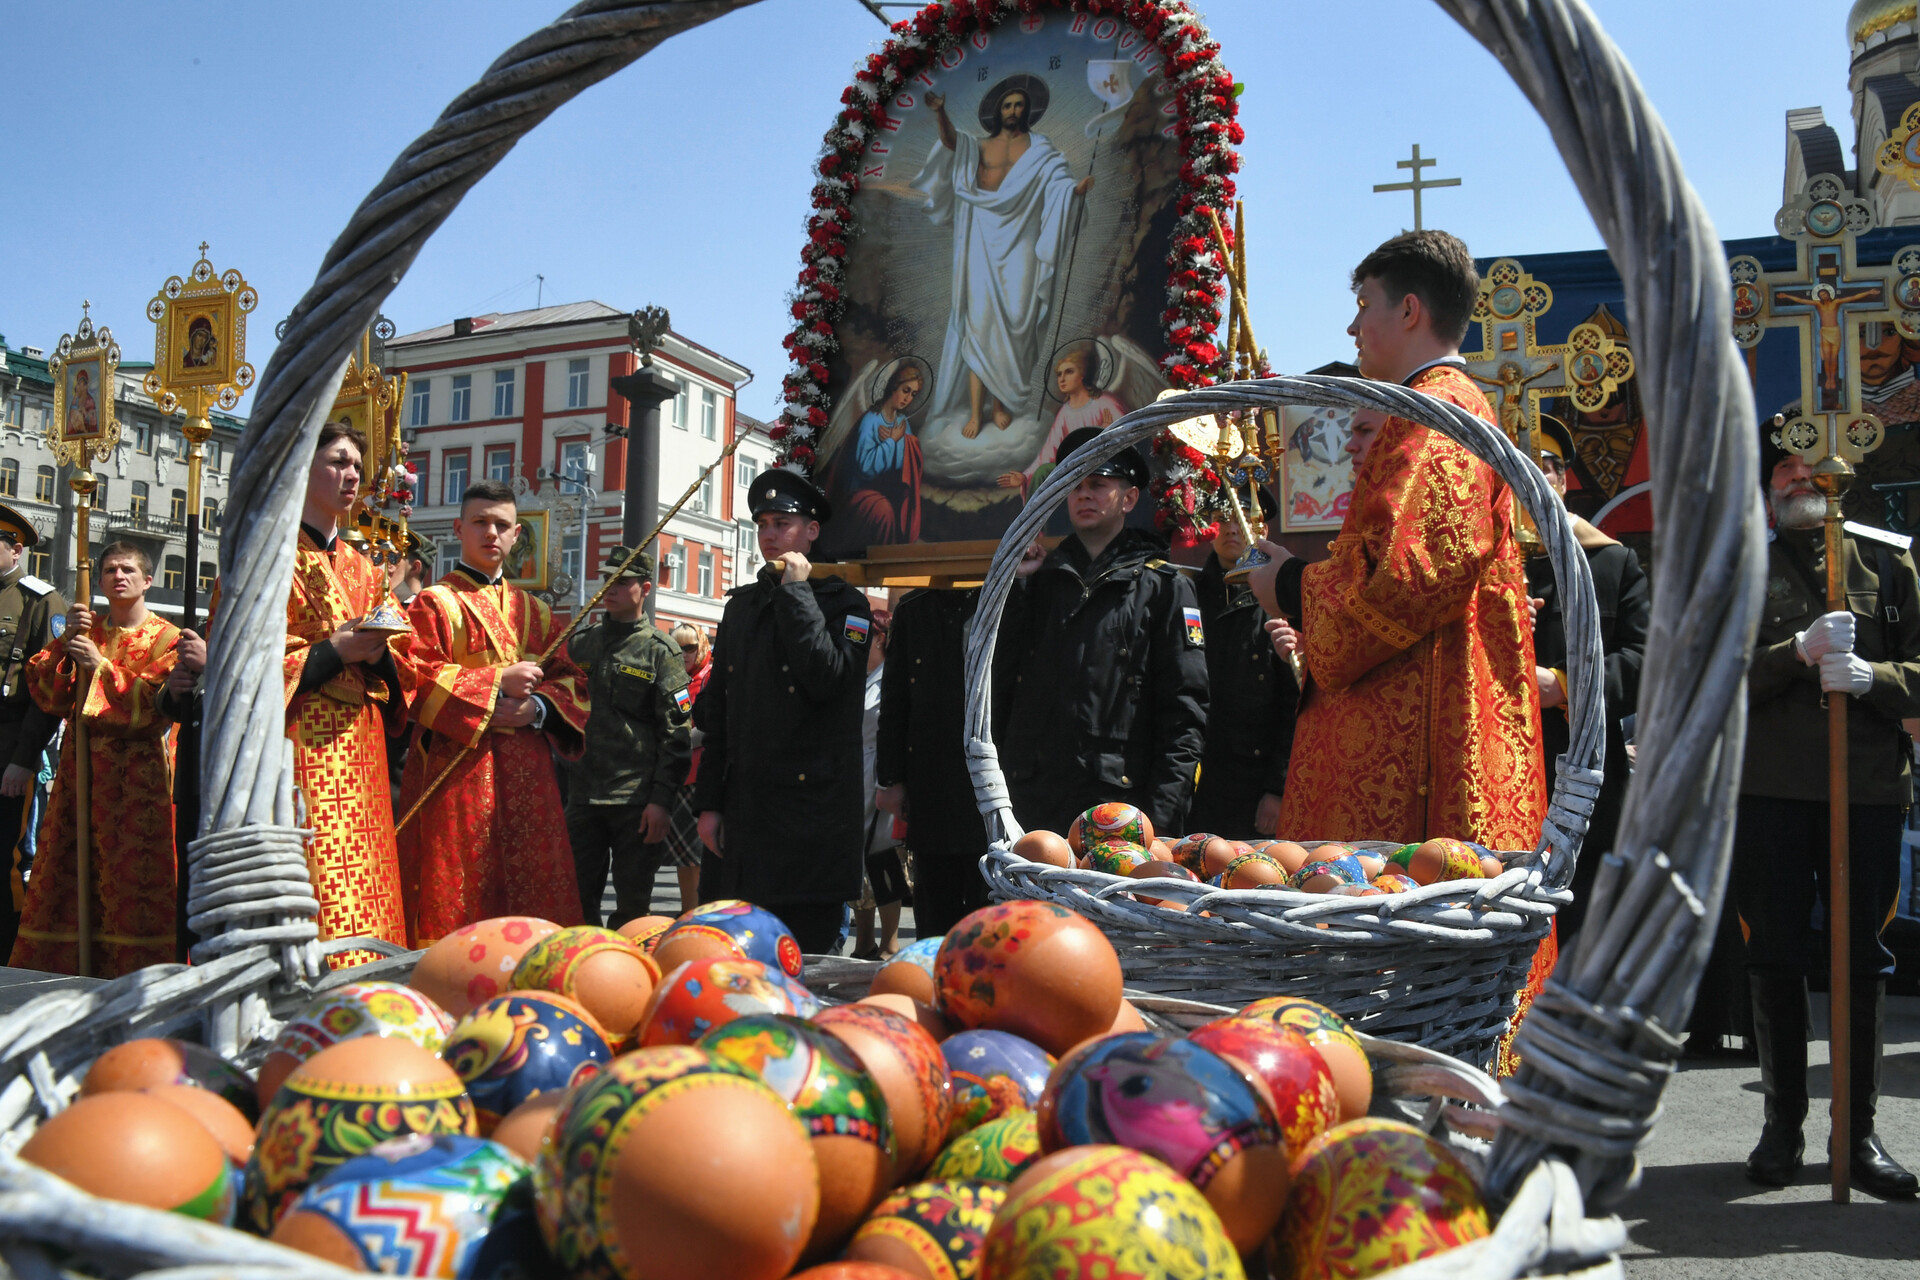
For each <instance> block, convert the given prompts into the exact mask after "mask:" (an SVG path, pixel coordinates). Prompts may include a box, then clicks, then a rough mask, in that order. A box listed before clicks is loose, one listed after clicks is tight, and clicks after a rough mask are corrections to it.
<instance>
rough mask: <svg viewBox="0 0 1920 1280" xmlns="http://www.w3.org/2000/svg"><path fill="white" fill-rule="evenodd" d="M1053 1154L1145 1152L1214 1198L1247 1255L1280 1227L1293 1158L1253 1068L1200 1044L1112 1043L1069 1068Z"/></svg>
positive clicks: (1076, 1055)
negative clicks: (1094, 1149) (1104, 1148)
mask: <svg viewBox="0 0 1920 1280" xmlns="http://www.w3.org/2000/svg"><path fill="white" fill-rule="evenodd" d="M1039 1116H1040V1145H1041V1146H1042V1147H1043V1148H1044V1149H1046V1150H1047V1151H1049V1152H1051V1151H1058V1150H1060V1149H1061V1148H1063V1147H1082V1146H1090V1145H1098V1144H1101V1143H1116V1144H1118V1145H1120V1146H1123V1147H1132V1148H1133V1149H1134V1150H1136V1151H1144V1152H1146V1153H1147V1154H1148V1155H1150V1156H1153V1157H1154V1158H1155V1159H1157V1160H1160V1161H1161V1162H1163V1163H1164V1164H1166V1165H1167V1166H1168V1167H1169V1168H1171V1169H1172V1170H1173V1171H1174V1172H1175V1173H1178V1174H1180V1175H1181V1176H1182V1177H1184V1178H1186V1179H1187V1180H1188V1181H1189V1182H1191V1183H1193V1185H1194V1186H1195V1187H1197V1188H1198V1189H1199V1190H1200V1193H1201V1194H1202V1195H1204V1196H1205V1197H1206V1198H1207V1203H1208V1204H1210V1205H1212V1206H1213V1209H1214V1212H1215V1213H1217V1214H1218V1215H1219V1216H1220V1221H1221V1224H1222V1226H1224V1227H1225V1229H1226V1232H1227V1236H1228V1238H1229V1239H1231V1240H1232V1241H1233V1242H1234V1244H1235V1246H1237V1247H1238V1248H1239V1249H1240V1250H1241V1251H1242V1252H1243V1253H1244V1252H1250V1251H1252V1250H1253V1249H1255V1248H1258V1247H1259V1245H1260V1242H1261V1241H1263V1240H1265V1239H1266V1238H1267V1236H1268V1235H1269V1234H1270V1233H1271V1232H1272V1231H1273V1226H1274V1224H1275V1223H1276V1222H1278V1221H1279V1220H1280V1209H1281V1206H1282V1205H1283V1204H1284V1202H1285V1200H1286V1194H1287V1153H1286V1148H1285V1147H1284V1146H1283V1145H1282V1140H1281V1137H1280V1131H1279V1129H1278V1127H1277V1126H1276V1125H1275V1123H1274V1117H1273V1110H1272V1104H1271V1103H1270V1102H1269V1101H1268V1099H1267V1097H1266V1093H1265V1090H1264V1089H1263V1088H1262V1087H1261V1086H1259V1085H1258V1084H1256V1083H1255V1082H1254V1081H1253V1080H1252V1079H1250V1078H1249V1072H1248V1070H1247V1068H1245V1067H1243V1066H1242V1065H1240V1064H1239V1063H1236V1062H1233V1061H1231V1060H1229V1059H1227V1058H1223V1057H1221V1056H1220V1055H1219V1054H1217V1053H1214V1052H1212V1051H1211V1050H1209V1049H1206V1048H1204V1047H1202V1046H1201V1045H1199V1044H1196V1043H1195V1042H1193V1041H1191V1040H1175V1039H1166V1038H1162V1037H1160V1036H1158V1035H1156V1034H1154V1033H1153V1032H1151V1031H1134V1032H1128V1033H1125V1034H1122V1035H1114V1036H1107V1037H1105V1038H1104V1039H1100V1040H1095V1041H1093V1042H1092V1043H1091V1044H1087V1045H1083V1046H1082V1047H1081V1048H1079V1049H1077V1050H1075V1051H1074V1052H1073V1053H1072V1054H1071V1055H1069V1056H1068V1057H1067V1058H1066V1059H1064V1060H1063V1061H1062V1062H1061V1063H1060V1068H1059V1070H1057V1071H1056V1072H1054V1074H1053V1078H1052V1079H1051V1080H1049V1081H1048V1082H1047V1088H1046V1092H1045V1093H1044V1094H1043V1095H1042V1096H1041V1100H1040V1107H1039Z"/></svg>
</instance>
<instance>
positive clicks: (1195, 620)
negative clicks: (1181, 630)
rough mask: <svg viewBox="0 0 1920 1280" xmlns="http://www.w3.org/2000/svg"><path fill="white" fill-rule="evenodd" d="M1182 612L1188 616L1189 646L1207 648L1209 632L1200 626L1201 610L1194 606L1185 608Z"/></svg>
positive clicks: (1191, 647) (1190, 647)
mask: <svg viewBox="0 0 1920 1280" xmlns="http://www.w3.org/2000/svg"><path fill="white" fill-rule="evenodd" d="M1180 612H1181V614H1182V615H1183V616H1184V617H1185V618H1186V622H1187V648H1189V649H1204V648H1206V647H1207V633H1206V632H1205V631H1204V630H1203V629H1202V628H1201V626H1200V611H1199V610H1198V609H1193V608H1183V609H1181V610H1180Z"/></svg>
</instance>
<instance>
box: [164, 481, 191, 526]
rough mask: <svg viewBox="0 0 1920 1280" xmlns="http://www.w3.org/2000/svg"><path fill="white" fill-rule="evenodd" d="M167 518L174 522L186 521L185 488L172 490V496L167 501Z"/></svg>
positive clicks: (183, 522) (182, 522)
mask: <svg viewBox="0 0 1920 1280" xmlns="http://www.w3.org/2000/svg"><path fill="white" fill-rule="evenodd" d="M167 519H169V520H171V521H173V522H174V523H175V524H185V523H186V522H187V491H186V490H185V489H175V490H174V491H173V497H172V498H170V499H169V500H168V502H167Z"/></svg>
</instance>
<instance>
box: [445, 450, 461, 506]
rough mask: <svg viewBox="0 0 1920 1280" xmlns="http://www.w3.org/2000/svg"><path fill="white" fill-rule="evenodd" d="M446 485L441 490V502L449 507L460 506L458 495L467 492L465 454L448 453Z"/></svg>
mask: <svg viewBox="0 0 1920 1280" xmlns="http://www.w3.org/2000/svg"><path fill="white" fill-rule="evenodd" d="M446 473H447V475H446V484H445V485H444V486H443V487H442V489H441V495H442V496H441V499H440V500H441V501H442V502H444V503H446V504H447V505H448V506H450V507H457V506H459V505H460V495H461V494H463V493H465V492H466V491H467V452H466V450H464V449H462V450H461V451H460V452H459V453H449V454H448V455H447V461H446Z"/></svg>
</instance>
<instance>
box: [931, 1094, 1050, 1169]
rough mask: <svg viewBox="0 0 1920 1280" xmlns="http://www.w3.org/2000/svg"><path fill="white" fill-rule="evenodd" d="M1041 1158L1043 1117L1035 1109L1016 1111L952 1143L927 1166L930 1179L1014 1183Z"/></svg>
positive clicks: (967, 1133)
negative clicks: (1041, 1125)
mask: <svg viewBox="0 0 1920 1280" xmlns="http://www.w3.org/2000/svg"><path fill="white" fill-rule="evenodd" d="M1039 1158H1040V1118H1039V1117H1038V1116H1037V1115H1036V1114H1035V1113H1033V1112H1032V1111H1014V1112H1010V1113H1008V1114H1007V1115H1004V1116H1001V1117H1000V1118H999V1119H997V1120H989V1121H987V1122H986V1123H985V1124H983V1125H981V1126H979V1127H978V1128H976V1129H969V1130H968V1131H967V1132H965V1133H963V1134H961V1135H960V1136H959V1137H957V1138H955V1139H954V1140H953V1141H952V1142H949V1143H948V1144H947V1145H946V1146H945V1147H944V1148H943V1149H942V1150H941V1152H940V1154H939V1155H937V1156H935V1157H934V1158H933V1163H932V1164H930V1165H928V1166H927V1179H928V1180H929V1181H931V1182H944V1181H947V1180H948V1179H951V1178H974V1179H982V1178H984V1179H985V1180H986V1181H988V1182H1012V1181H1013V1180H1014V1179H1015V1178H1017V1177H1019V1176H1020V1172H1021V1170H1023V1169H1025V1168H1026V1167H1027V1166H1028V1165H1030V1164H1032V1163H1033V1162H1034V1161H1035V1160H1038V1159H1039Z"/></svg>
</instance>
